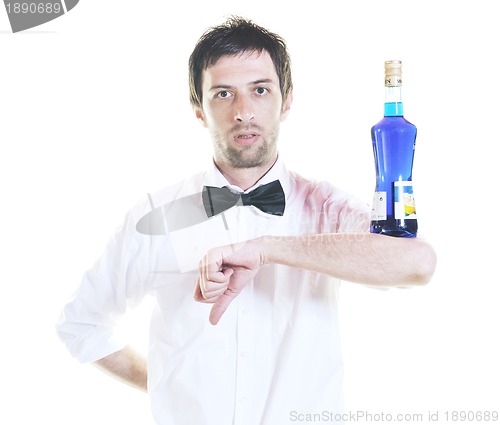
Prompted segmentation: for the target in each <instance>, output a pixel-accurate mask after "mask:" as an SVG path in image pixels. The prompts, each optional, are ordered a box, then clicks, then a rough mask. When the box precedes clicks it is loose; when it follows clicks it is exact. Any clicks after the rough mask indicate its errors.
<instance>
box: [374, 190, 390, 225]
mask: <svg viewBox="0 0 500 425" xmlns="http://www.w3.org/2000/svg"><path fill="white" fill-rule="evenodd" d="M372 220H387V194H386V193H385V192H375V194H374V195H373V204H372Z"/></svg>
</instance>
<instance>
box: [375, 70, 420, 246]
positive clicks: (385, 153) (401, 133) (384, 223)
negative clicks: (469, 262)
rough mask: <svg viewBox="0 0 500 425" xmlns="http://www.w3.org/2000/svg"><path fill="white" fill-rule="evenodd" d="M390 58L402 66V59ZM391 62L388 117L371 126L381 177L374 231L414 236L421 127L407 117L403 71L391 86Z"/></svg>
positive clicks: (377, 182)
mask: <svg viewBox="0 0 500 425" xmlns="http://www.w3.org/2000/svg"><path fill="white" fill-rule="evenodd" d="M389 62H398V63H399V70H400V68H401V63H400V62H399V61H389ZM387 63H388V62H386V103H385V108H384V118H383V119H382V120H381V121H380V122H378V123H377V124H375V125H374V126H373V127H372V129H371V136H372V145H373V154H374V157H375V171H376V176H377V179H376V187H375V194H374V199H373V210H372V221H371V226H370V232H371V233H379V234H383V235H388V236H396V237H406V238H412V237H415V236H416V235H417V229H418V223H417V215H416V209H415V199H414V196H413V184H412V170H413V157H414V150H415V140H416V137H417V128H416V127H415V126H414V125H413V124H411V123H410V122H408V121H407V120H406V119H405V118H404V117H403V104H402V102H401V101H400V96H401V95H400V85H401V77H400V75H401V73H400V71H399V80H398V82H399V85H398V86H397V87H393V86H390V87H389V86H388V82H389V81H391V80H388V78H387V77H388V76H387V69H388V66H387ZM387 93H388V95H387ZM387 100H395V101H387Z"/></svg>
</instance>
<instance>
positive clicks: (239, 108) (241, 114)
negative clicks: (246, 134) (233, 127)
mask: <svg viewBox="0 0 500 425" xmlns="http://www.w3.org/2000/svg"><path fill="white" fill-rule="evenodd" d="M254 117H255V114H254V112H253V107H252V102H251V101H250V99H247V98H246V97H245V96H240V97H239V98H238V101H237V102H236V111H235V115H234V120H235V121H237V122H250V121H252V120H253V119H254Z"/></svg>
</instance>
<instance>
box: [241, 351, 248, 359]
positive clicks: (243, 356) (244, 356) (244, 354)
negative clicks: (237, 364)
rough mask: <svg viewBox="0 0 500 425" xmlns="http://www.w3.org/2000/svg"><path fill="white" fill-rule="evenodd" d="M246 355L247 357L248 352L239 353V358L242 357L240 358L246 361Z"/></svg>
mask: <svg viewBox="0 0 500 425" xmlns="http://www.w3.org/2000/svg"><path fill="white" fill-rule="evenodd" d="M248 355H249V352H248V351H243V352H242V353H241V357H242V358H244V359H246V358H247V357H248Z"/></svg>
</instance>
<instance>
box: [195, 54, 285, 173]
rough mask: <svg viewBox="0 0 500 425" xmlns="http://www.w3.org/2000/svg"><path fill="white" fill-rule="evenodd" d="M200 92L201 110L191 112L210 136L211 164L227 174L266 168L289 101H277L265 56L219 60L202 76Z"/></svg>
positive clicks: (277, 91)
mask: <svg viewBox="0 0 500 425" xmlns="http://www.w3.org/2000/svg"><path fill="white" fill-rule="evenodd" d="M202 91H203V104H202V108H196V109H195V112H196V116H197V117H198V119H200V121H201V122H202V123H203V125H204V126H205V127H207V128H208V130H209V131H210V134H211V136H212V141H213V144H214V159H215V162H216V163H217V164H218V165H225V166H229V167H232V168H253V167H263V166H266V165H268V164H269V165H272V163H273V162H274V161H275V160H276V155H277V140H278V134H279V126H280V122H281V121H282V120H283V119H285V117H286V115H287V113H288V110H289V108H290V104H291V96H289V99H287V100H286V101H285V102H283V101H282V97H281V91H280V86H279V79H278V75H277V73H276V70H275V68H274V64H273V61H272V59H271V57H270V56H269V54H268V53H267V52H266V51H262V52H261V53H259V52H252V53H246V52H245V53H243V54H241V55H236V56H223V57H221V58H220V59H219V60H218V61H217V63H216V64H215V65H213V66H212V67H210V68H208V69H206V70H205V71H204V73H203V81H202Z"/></svg>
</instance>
